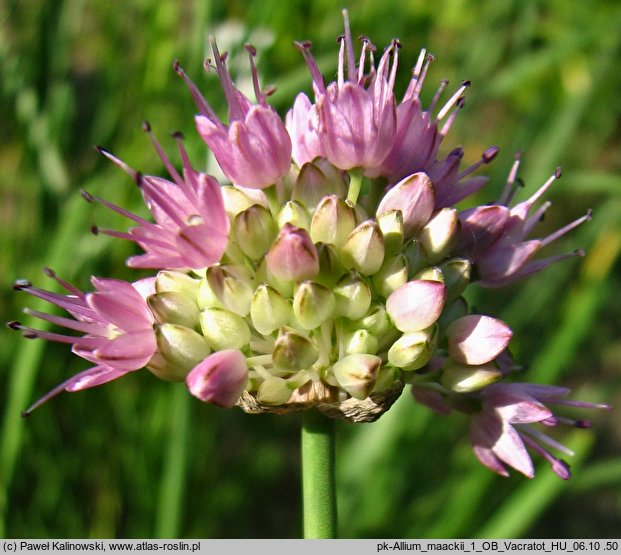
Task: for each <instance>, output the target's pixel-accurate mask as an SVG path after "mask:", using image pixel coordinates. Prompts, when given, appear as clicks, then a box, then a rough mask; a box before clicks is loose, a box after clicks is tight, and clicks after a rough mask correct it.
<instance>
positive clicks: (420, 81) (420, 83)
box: [406, 54, 433, 98]
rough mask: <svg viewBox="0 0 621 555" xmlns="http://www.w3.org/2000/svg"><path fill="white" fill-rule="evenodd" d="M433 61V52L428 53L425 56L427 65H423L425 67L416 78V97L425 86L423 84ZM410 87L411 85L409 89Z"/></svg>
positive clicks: (414, 92)
mask: <svg viewBox="0 0 621 555" xmlns="http://www.w3.org/2000/svg"><path fill="white" fill-rule="evenodd" d="M431 62H433V54H427V56H425V65H424V66H423V69H422V71H421V73H420V75H419V76H418V77H417V78H416V83H415V86H414V91H413V95H414V96H416V97H417V96H418V95H419V94H420V91H421V89H422V88H423V84H424V83H425V77H427V71H428V70H429V66H430V65H431ZM409 89H410V87H408V91H409ZM406 96H407V91H406ZM408 98H409V97H408Z"/></svg>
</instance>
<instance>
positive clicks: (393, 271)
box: [371, 254, 408, 298]
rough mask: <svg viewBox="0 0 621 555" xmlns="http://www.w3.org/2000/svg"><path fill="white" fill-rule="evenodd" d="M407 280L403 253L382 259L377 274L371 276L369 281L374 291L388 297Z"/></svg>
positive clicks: (406, 266) (406, 268) (405, 261)
mask: <svg viewBox="0 0 621 555" xmlns="http://www.w3.org/2000/svg"><path fill="white" fill-rule="evenodd" d="M407 281H408V262H407V258H406V257H405V256H404V255H403V254H397V255H395V256H391V257H390V258H387V259H386V260H384V263H383V264H382V267H381V268H380V269H379V272H377V274H375V275H373V276H372V277H371V283H372V284H373V289H374V291H375V292H376V293H378V294H379V295H381V296H382V297H385V298H386V297H389V296H390V294H391V293H392V292H393V291H396V290H397V289H399V287H401V286H402V285H405V284H406V283H407Z"/></svg>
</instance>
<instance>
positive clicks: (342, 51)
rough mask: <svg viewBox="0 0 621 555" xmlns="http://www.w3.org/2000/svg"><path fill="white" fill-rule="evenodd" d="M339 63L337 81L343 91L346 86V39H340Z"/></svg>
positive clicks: (341, 37)
mask: <svg viewBox="0 0 621 555" xmlns="http://www.w3.org/2000/svg"><path fill="white" fill-rule="evenodd" d="M339 39H340V40H339V61H338V67H337V70H336V80H337V85H338V88H339V89H341V88H342V87H343V85H344V84H345V37H343V36H340V37H339Z"/></svg>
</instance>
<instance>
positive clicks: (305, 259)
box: [267, 224, 319, 281]
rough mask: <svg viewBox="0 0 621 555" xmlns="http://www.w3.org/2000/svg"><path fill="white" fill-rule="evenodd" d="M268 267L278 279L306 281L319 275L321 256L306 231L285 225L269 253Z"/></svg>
mask: <svg viewBox="0 0 621 555" xmlns="http://www.w3.org/2000/svg"><path fill="white" fill-rule="evenodd" d="M267 266H268V268H269V270H270V272H272V274H274V276H276V278H278V279H282V280H287V281H304V280H307V279H312V278H314V277H315V276H316V275H317V274H318V273H319V255H318V254H317V249H316V248H315V245H314V244H313V242H312V240H311V238H310V236H309V235H308V232H307V231H306V230H305V229H302V228H299V227H295V226H293V225H291V224H285V225H284V226H283V228H282V229H281V230H280V233H279V234H278V237H276V240H275V241H274V244H273V245H272V248H271V249H270V251H269V252H268V253H267Z"/></svg>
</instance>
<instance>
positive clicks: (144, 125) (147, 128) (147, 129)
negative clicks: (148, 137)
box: [142, 120, 151, 133]
mask: <svg viewBox="0 0 621 555" xmlns="http://www.w3.org/2000/svg"><path fill="white" fill-rule="evenodd" d="M142 130H143V131H144V132H145V133H151V124H150V123H149V122H148V121H147V120H145V121H143V122H142Z"/></svg>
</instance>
